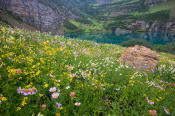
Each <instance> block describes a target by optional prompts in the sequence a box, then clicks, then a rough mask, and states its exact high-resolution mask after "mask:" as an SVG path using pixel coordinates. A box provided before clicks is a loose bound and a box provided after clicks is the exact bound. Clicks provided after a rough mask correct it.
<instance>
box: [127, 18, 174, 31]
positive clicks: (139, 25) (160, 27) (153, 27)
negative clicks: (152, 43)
mask: <svg viewBox="0 0 175 116" xmlns="http://www.w3.org/2000/svg"><path fill="white" fill-rule="evenodd" d="M128 28H129V29H130V30H132V31H142V32H158V33H174V34H175V20H169V21H167V22H162V21H155V22H145V21H136V22H135V23H131V24H130V25H128Z"/></svg>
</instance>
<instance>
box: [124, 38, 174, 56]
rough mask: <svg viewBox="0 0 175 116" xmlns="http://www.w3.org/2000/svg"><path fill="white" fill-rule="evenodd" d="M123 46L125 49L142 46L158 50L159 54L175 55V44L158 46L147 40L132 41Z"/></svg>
mask: <svg viewBox="0 0 175 116" xmlns="http://www.w3.org/2000/svg"><path fill="white" fill-rule="evenodd" d="M121 45H122V46H124V47H131V46H135V45H142V46H145V47H148V48H151V49H152V50H156V51H157V52H167V53H171V54H175V42H173V43H168V44H166V45H158V44H152V43H150V42H147V41H145V40H130V41H127V42H123V43H121Z"/></svg>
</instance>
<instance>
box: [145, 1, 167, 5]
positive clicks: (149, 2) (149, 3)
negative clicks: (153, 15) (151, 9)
mask: <svg viewBox="0 0 175 116" xmlns="http://www.w3.org/2000/svg"><path fill="white" fill-rule="evenodd" d="M166 1H167V0H145V2H144V5H147V6H154V5H156V4H158V3H161V2H166Z"/></svg>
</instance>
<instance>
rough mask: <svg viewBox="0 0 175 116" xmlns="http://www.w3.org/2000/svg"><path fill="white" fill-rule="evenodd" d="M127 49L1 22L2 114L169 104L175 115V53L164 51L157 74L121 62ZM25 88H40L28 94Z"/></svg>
mask: <svg viewBox="0 0 175 116" xmlns="http://www.w3.org/2000/svg"><path fill="white" fill-rule="evenodd" d="M124 49H125V48H123V47H121V46H118V45H110V44H97V43H94V42H89V41H82V40H73V39H66V38H64V37H62V36H51V35H48V34H46V33H40V32H35V33H32V32H30V31H25V30H19V29H12V28H7V27H2V26H1V28H0V100H1V102H0V107H1V108H0V115H5V116H12V115H13V116H22V115H24V114H25V116H31V115H37V114H39V113H40V114H43V115H44V116H55V115H56V114H57V115H59V114H61V115H65V116H70V115H71V116H73V115H75V116H82V115H95V116H99V115H103V116H106V115H120V116H127V115H129V116H141V115H145V116H147V115H149V114H148V111H149V110H156V111H157V113H158V115H166V113H165V112H164V107H165V108H167V109H169V110H170V113H171V115H172V116H173V115H175V110H174V107H175V104H174V102H175V101H174V96H175V85H173V83H175V71H174V68H175V67H174V56H173V55H168V54H163V53H161V60H160V63H159V66H158V68H157V70H155V72H149V71H143V72H137V71H136V70H135V69H132V68H128V67H127V66H125V65H123V64H120V63H119V62H118V58H119V57H120V56H121V54H122V53H123V50H124ZM157 86H158V87H157ZM19 87H21V88H25V91H28V90H30V89H31V88H36V89H37V91H35V90H34V89H33V90H32V91H35V92H36V93H35V94H34V95H26V96H25V95H23V94H22V93H17V89H18V88H19ZM52 87H56V89H57V91H55V92H57V93H59V97H58V98H57V99H54V98H52V97H51V95H52V93H51V92H49V89H50V88H52ZM160 88H162V89H160ZM22 91H23V90H22ZM71 92H75V97H71V96H70V93H71ZM23 93H25V92H24V91H23ZM146 97H148V99H149V100H152V101H153V102H154V104H152V105H151V104H149V102H148V100H146ZM77 102H78V103H79V102H80V103H81V104H80V106H76V104H75V103H77ZM56 103H60V104H62V105H61V107H58V106H57V105H56ZM43 104H45V105H46V107H42V105H43Z"/></svg>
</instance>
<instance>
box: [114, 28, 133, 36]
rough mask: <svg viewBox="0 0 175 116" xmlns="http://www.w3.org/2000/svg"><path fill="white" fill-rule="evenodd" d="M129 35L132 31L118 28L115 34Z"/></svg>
mask: <svg viewBox="0 0 175 116" xmlns="http://www.w3.org/2000/svg"><path fill="white" fill-rule="evenodd" d="M128 33H131V31H130V30H126V29H121V28H117V29H115V34H116V35H118V36H119V35H123V34H128Z"/></svg>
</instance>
